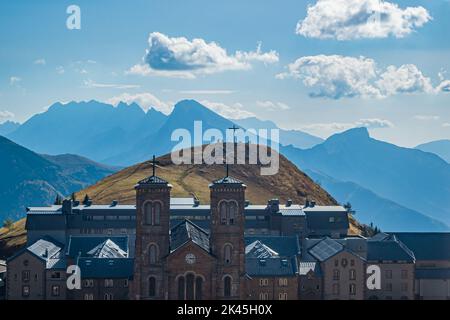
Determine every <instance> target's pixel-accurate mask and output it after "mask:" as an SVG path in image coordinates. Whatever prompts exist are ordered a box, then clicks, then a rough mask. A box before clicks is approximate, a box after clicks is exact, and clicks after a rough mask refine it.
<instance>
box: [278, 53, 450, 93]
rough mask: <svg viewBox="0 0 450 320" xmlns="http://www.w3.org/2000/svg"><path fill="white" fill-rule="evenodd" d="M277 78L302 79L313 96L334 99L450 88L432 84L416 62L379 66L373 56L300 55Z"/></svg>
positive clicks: (441, 90)
mask: <svg viewBox="0 0 450 320" xmlns="http://www.w3.org/2000/svg"><path fill="white" fill-rule="evenodd" d="M277 78H278V79H286V78H294V79H299V80H301V81H302V82H303V84H304V85H305V87H307V88H309V89H311V90H310V92H309V95H310V96H311V97H324V98H331V99H340V98H352V97H362V98H386V97H389V96H392V95H396V94H401V93H438V92H447V91H449V89H450V81H448V80H445V81H443V82H441V84H439V85H438V86H437V87H433V84H432V82H431V79H430V78H428V77H426V76H424V75H423V73H422V72H421V71H420V70H419V69H418V68H417V66H415V65H413V64H405V65H402V66H400V67H396V66H392V65H391V66H388V67H386V68H379V67H378V66H377V64H376V63H375V61H374V60H373V59H369V58H366V57H362V56H361V57H346V56H340V55H329V56H328V55H317V56H306V57H301V58H299V59H297V60H296V61H295V62H293V63H291V64H289V65H288V66H287V71H286V72H284V73H281V74H278V75H277Z"/></svg>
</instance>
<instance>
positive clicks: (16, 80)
mask: <svg viewBox="0 0 450 320" xmlns="http://www.w3.org/2000/svg"><path fill="white" fill-rule="evenodd" d="M21 81H22V78H20V77H17V76H12V77H10V78H9V84H10V85H11V86H14V85H17V84H19V82H21Z"/></svg>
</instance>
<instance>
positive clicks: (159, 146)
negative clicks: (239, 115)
mask: <svg viewBox="0 0 450 320" xmlns="http://www.w3.org/2000/svg"><path fill="white" fill-rule="evenodd" d="M196 120H201V121H202V126H203V130H207V129H211V128H214V129H220V130H221V131H222V132H225V130H226V129H228V128H230V127H232V126H233V125H235V124H238V125H240V123H242V127H248V125H251V126H252V127H253V128H255V129H259V128H262V127H264V126H265V125H267V123H265V122H262V121H261V120H258V119H256V118H251V119H247V120H245V119H244V120H240V121H234V120H228V119H225V118H224V117H222V116H220V115H219V114H217V113H215V112H214V111H212V110H211V109H208V108H207V107H205V106H203V105H201V104H200V103H198V102H196V101H194V100H183V101H180V102H179V103H177V104H176V105H175V107H174V109H173V111H172V112H171V114H170V115H165V114H163V113H161V112H159V111H157V110H156V109H154V108H151V109H150V110H149V111H147V112H144V111H143V110H142V108H140V107H139V106H138V105H137V104H136V103H132V104H130V105H127V104H125V103H119V104H118V105H117V106H116V107H113V106H112V105H109V104H105V103H101V102H98V101H95V100H92V101H87V102H70V103H67V104H61V103H55V104H53V105H52V106H51V107H49V108H48V110H47V111H46V112H44V113H41V114H37V115H35V116H33V117H31V118H30V119H29V120H28V121H26V122H25V123H24V124H22V125H21V126H20V127H18V128H16V129H15V130H14V131H12V132H9V133H8V134H7V137H8V138H10V139H11V140H13V141H15V142H17V143H18V144H20V145H23V146H25V147H27V148H29V149H31V150H33V151H35V152H38V153H45V154H61V153H71V154H78V155H81V156H84V157H87V158H89V159H93V160H94V161H98V162H101V163H106V164H110V165H119V166H129V165H132V164H135V163H138V162H141V161H145V160H146V159H149V158H150V157H151V156H152V155H153V154H157V155H163V154H166V153H168V152H170V151H171V150H172V148H173V147H174V146H175V145H177V143H178V142H176V141H171V135H172V132H173V131H174V130H175V129H186V130H188V131H189V132H190V133H191V135H193V133H194V126H193V123H194V121H196ZM270 126H271V128H273V127H275V128H276V126H275V124H274V123H273V122H272V123H270ZM280 136H281V143H282V144H285V145H289V144H294V145H295V146H297V147H299V148H309V147H311V146H314V145H315V144H318V143H320V142H322V139H320V138H317V137H314V136H312V135H309V134H307V133H304V132H301V131H295V130H291V131H288V130H281V133H280ZM162 141H164V143H161V142H162Z"/></svg>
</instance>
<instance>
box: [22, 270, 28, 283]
mask: <svg viewBox="0 0 450 320" xmlns="http://www.w3.org/2000/svg"><path fill="white" fill-rule="evenodd" d="M22 281H24V282H28V281H30V271H28V270H26V271H22Z"/></svg>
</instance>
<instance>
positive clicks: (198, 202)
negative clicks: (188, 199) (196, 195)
mask: <svg viewBox="0 0 450 320" xmlns="http://www.w3.org/2000/svg"><path fill="white" fill-rule="evenodd" d="M199 205H200V200H198V199H194V207H198V206H199Z"/></svg>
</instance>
